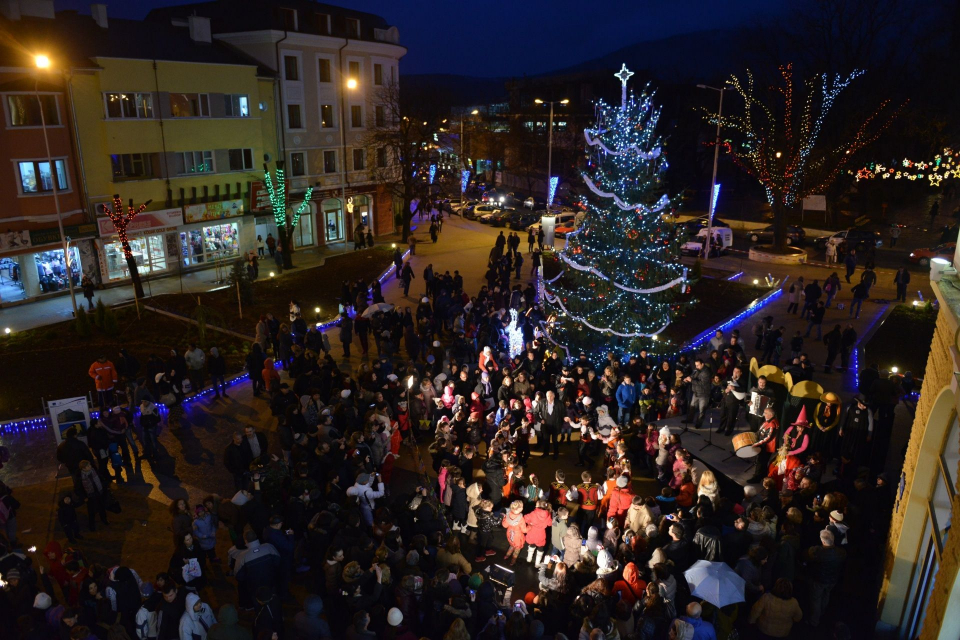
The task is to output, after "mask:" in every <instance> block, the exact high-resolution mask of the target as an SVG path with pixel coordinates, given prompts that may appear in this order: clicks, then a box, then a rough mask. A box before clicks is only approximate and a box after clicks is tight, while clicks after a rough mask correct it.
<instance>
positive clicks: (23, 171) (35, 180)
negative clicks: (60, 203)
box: [17, 160, 69, 193]
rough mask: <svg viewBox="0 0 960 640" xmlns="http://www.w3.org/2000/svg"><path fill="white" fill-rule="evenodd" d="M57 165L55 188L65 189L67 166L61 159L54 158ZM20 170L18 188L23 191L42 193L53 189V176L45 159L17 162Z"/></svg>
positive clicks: (66, 186) (66, 185)
mask: <svg viewBox="0 0 960 640" xmlns="http://www.w3.org/2000/svg"><path fill="white" fill-rule="evenodd" d="M54 164H55V165H56V167H57V189H58V190H59V191H66V190H67V189H68V188H69V187H68V184H67V167H66V163H65V162H64V161H63V160H55V161H54ZM17 168H18V170H19V172H20V189H21V190H22V192H23V193H44V192H47V191H53V177H52V176H51V175H50V163H49V162H47V161H46V160H44V161H38V160H25V161H23V162H18V163H17Z"/></svg>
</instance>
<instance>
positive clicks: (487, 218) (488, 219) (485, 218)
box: [477, 208, 509, 226]
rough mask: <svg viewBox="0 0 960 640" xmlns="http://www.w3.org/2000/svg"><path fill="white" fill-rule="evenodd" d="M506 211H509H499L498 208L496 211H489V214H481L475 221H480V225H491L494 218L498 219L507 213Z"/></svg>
mask: <svg viewBox="0 0 960 640" xmlns="http://www.w3.org/2000/svg"><path fill="white" fill-rule="evenodd" d="M508 211H509V209H499V208H498V209H496V210H495V211H491V212H489V213H485V214H483V215H482V216H480V217H479V218H477V220H479V221H480V222H481V223H483V224H493V221H494V219H495V218H499V217H500V216H502V215H503V214H505V213H507V212H508ZM494 226H500V225H494Z"/></svg>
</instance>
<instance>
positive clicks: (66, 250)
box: [33, 55, 77, 317]
mask: <svg viewBox="0 0 960 640" xmlns="http://www.w3.org/2000/svg"><path fill="white" fill-rule="evenodd" d="M34 63H35V64H36V65H37V76H36V79H35V81H34V83H33V93H34V95H36V97H37V107H39V109H40V128H41V129H43V145H44V147H46V150H47V168H48V170H49V171H50V186H52V187H53V206H54V209H55V210H56V212H57V227H58V228H59V229H60V242H61V243H62V244H63V263H64V265H65V266H66V268H67V285H68V286H69V287H70V304H71V305H73V315H74V317H76V315H77V298H76V296H75V295H74V292H73V268H72V267H71V265H70V243H69V242H68V241H67V235H66V233H64V231H63V215H62V214H61V212H60V196H59V194H58V192H57V179H58V178H59V175H58V174H57V166H56V165H55V164H54V163H53V157H52V155H51V154H50V139H49V137H48V136H47V118H46V116H45V115H44V113H43V102H42V101H41V100H40V70H42V69H49V68H50V58H48V57H47V56H45V55H38V56H35V57H34ZM57 117H58V118H59V117H60V106H59V102H58V103H57ZM63 170H64V173H66V170H67V168H66V166H64V168H63ZM38 178H39V179H40V181H41V182H42V181H43V177H42V175H41V176H38Z"/></svg>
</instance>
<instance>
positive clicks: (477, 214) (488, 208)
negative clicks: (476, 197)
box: [466, 204, 500, 222]
mask: <svg viewBox="0 0 960 640" xmlns="http://www.w3.org/2000/svg"><path fill="white" fill-rule="evenodd" d="M496 211H500V207H498V206H495V205H492V204H478V205H477V206H475V207H474V208H473V211H472V212H471V214H470V215H468V216H466V217H468V218H470V219H472V220H479V221H480V222H483V218H484V216H488V215H490V214H491V213H494V212H496Z"/></svg>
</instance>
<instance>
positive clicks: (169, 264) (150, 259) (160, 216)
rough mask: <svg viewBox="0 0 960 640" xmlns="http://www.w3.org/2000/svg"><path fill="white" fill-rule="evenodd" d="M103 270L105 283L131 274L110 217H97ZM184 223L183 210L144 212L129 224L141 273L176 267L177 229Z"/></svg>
mask: <svg viewBox="0 0 960 640" xmlns="http://www.w3.org/2000/svg"><path fill="white" fill-rule="evenodd" d="M97 224H98V226H99V228H100V242H99V248H100V251H99V254H100V273H101V278H102V279H103V282H104V284H109V283H111V282H115V281H118V280H125V279H128V278H129V277H130V269H129V265H128V264H127V260H126V257H125V256H124V253H123V245H122V244H121V243H120V238H119V237H118V236H117V232H116V229H115V228H114V226H113V223H112V222H111V221H110V219H109V218H98V219H97ZM182 224H183V213H182V211H181V210H180V209H162V210H160V211H144V212H143V213H141V214H140V215H138V216H137V217H136V218H134V219H133V221H132V222H130V224H129V225H128V226H127V241H128V242H129V244H130V251H131V253H132V254H133V258H134V260H135V261H136V264H137V271H138V273H140V275H141V276H144V275H147V274H155V273H161V272H164V271H169V270H170V269H172V268H174V267H176V266H177V255H178V245H177V229H178V228H179V227H180V226H181V225H182Z"/></svg>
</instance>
